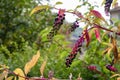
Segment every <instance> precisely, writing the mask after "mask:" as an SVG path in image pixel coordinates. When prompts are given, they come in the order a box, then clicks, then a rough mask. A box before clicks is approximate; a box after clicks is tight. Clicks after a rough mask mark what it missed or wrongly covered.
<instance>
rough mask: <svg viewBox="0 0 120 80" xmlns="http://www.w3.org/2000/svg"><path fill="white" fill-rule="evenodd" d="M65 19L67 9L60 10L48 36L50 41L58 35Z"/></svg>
mask: <svg viewBox="0 0 120 80" xmlns="http://www.w3.org/2000/svg"><path fill="white" fill-rule="evenodd" d="M64 19H65V9H59V12H58V14H57V17H56V18H55V21H54V25H53V28H52V30H51V31H50V33H49V34H48V35H47V38H48V39H50V40H51V39H52V38H53V37H54V35H56V34H57V32H58V30H59V29H60V27H61V25H62V24H63V21H64Z"/></svg>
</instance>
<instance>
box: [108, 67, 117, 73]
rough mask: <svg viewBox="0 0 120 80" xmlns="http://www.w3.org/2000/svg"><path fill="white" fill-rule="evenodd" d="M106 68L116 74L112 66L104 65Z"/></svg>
mask: <svg viewBox="0 0 120 80" xmlns="http://www.w3.org/2000/svg"><path fill="white" fill-rule="evenodd" d="M106 68H107V69H108V70H110V71H113V72H116V71H117V69H116V68H115V67H113V66H112V65H106Z"/></svg>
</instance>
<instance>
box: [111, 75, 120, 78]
mask: <svg viewBox="0 0 120 80" xmlns="http://www.w3.org/2000/svg"><path fill="white" fill-rule="evenodd" d="M117 76H120V74H114V75H112V76H111V77H110V78H113V77H117Z"/></svg>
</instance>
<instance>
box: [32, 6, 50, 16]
mask: <svg viewBox="0 0 120 80" xmlns="http://www.w3.org/2000/svg"><path fill="white" fill-rule="evenodd" d="M50 8H51V7H50V6H49V5H40V6H36V7H35V8H33V10H32V11H31V13H30V16H31V15H32V14H34V13H37V12H40V11H42V10H47V9H50Z"/></svg>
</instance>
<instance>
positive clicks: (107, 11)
mask: <svg viewBox="0 0 120 80" xmlns="http://www.w3.org/2000/svg"><path fill="white" fill-rule="evenodd" d="M112 2H113V0H106V3H105V13H106V15H108V13H109V11H110V6H111V3H112Z"/></svg>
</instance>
